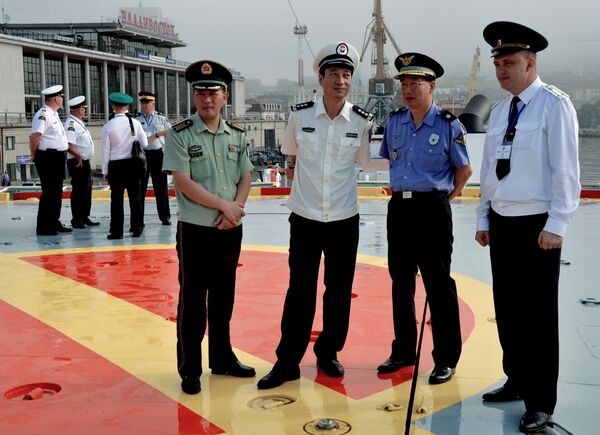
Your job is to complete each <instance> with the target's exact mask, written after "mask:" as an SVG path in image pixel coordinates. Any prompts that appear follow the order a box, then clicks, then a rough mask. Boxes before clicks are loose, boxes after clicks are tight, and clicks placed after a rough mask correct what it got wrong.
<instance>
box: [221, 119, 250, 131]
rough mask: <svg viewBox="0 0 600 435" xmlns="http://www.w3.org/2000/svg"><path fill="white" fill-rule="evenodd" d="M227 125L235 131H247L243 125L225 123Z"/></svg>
mask: <svg viewBox="0 0 600 435" xmlns="http://www.w3.org/2000/svg"><path fill="white" fill-rule="evenodd" d="M225 124H227V125H228V126H229V127H231V128H233V129H234V130H237V131H241V132H242V133H246V130H245V129H244V128H243V127H242V126H241V125H237V124H234V123H232V122H229V121H225Z"/></svg>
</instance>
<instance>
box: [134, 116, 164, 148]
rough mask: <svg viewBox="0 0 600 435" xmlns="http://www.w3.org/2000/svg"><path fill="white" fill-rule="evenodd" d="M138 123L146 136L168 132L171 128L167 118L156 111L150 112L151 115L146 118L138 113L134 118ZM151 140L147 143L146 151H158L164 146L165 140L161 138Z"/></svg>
mask: <svg viewBox="0 0 600 435" xmlns="http://www.w3.org/2000/svg"><path fill="white" fill-rule="evenodd" d="M135 119H137V120H138V121H140V124H142V128H143V129H144V132H145V133H146V136H154V135H155V134H156V133H158V132H159V131H163V130H168V129H170V128H171V124H170V123H169V121H168V120H167V118H166V117H165V116H164V115H163V114H162V113H158V112H156V111H154V112H152V115H150V116H146V115H145V114H144V113H143V112H142V113H139V114H138V115H137V117H136V118H135ZM152 139H153V140H151V141H149V142H148V147H147V148H146V149H148V150H159V149H161V148H162V147H163V146H164V144H165V138H164V137H163V136H161V137H157V138H152Z"/></svg>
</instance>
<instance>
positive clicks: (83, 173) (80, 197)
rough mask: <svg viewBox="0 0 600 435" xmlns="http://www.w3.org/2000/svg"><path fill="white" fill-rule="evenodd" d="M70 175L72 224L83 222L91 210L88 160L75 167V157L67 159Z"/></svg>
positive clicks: (90, 173) (90, 171) (90, 179)
mask: <svg viewBox="0 0 600 435" xmlns="http://www.w3.org/2000/svg"><path fill="white" fill-rule="evenodd" d="M67 168H68V169H69V175H70V176H71V186H72V190H71V214H72V216H73V219H71V223H72V224H83V222H84V221H85V220H86V219H88V218H89V217H90V212H91V210H92V170H91V166H90V161H89V160H83V161H82V162H81V166H80V167H77V159H67Z"/></svg>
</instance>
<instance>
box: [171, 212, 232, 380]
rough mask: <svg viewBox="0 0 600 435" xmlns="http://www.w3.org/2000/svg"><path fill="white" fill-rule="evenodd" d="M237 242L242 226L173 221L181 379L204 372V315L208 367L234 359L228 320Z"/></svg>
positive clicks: (223, 364) (178, 362)
mask: <svg viewBox="0 0 600 435" xmlns="http://www.w3.org/2000/svg"><path fill="white" fill-rule="evenodd" d="M241 245H242V226H241V225H240V226H238V227H235V228H232V229H230V230H218V229H216V228H213V227H203V226H200V225H194V224H190V223H187V222H181V221H180V222H179V223H178V224H177V244H176V248H177V256H178V258H179V304H178V306H177V369H178V372H179V375H180V376H181V377H184V376H200V374H201V373H202V339H203V338H204V333H205V331H206V323H207V319H208V333H209V340H208V364H209V367H219V366H220V367H223V366H227V365H228V364H230V363H231V362H232V361H233V360H235V358H236V357H235V355H234V353H233V350H232V348H231V340H230V335H229V322H230V320H231V314H232V312H233V302H234V295H235V278H236V271H237V264H238V260H239V258H240V251H241Z"/></svg>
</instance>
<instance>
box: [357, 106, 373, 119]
mask: <svg viewBox="0 0 600 435" xmlns="http://www.w3.org/2000/svg"><path fill="white" fill-rule="evenodd" d="M352 111H353V112H354V113H356V114H358V115H360V116H362V117H363V118H365V119H366V120H367V121H371V120H372V119H373V117H374V116H375V115H373V114H372V113H369V112H367V111H366V110H365V109H363V108H362V107H360V106H357V105H356V104H355V105H353V106H352Z"/></svg>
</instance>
